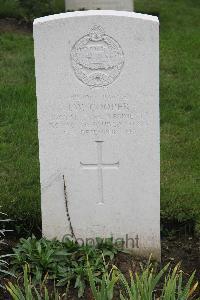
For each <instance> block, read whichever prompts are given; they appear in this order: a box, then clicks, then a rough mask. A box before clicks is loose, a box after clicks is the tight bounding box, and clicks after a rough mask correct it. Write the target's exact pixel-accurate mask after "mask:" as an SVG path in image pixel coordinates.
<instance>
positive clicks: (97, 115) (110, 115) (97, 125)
mask: <svg viewBox="0 0 200 300" xmlns="http://www.w3.org/2000/svg"><path fill="white" fill-rule="evenodd" d="M66 103H67V104H66V106H65V107H63V109H62V113H60V114H58V115H56V114H55V115H53V116H52V118H51V121H50V122H49V124H50V125H51V126H52V127H53V128H62V129H63V130H64V132H65V133H66V134H69V135H76V134H81V135H93V136H97V135H101V134H103V135H116V134H134V132H135V129H134V114H135V112H134V108H133V107H130V103H129V97H128V96H122V95H112V96H110V95H109V96H108V95H106V94H103V95H102V97H101V101H99V102H98V99H96V98H95V97H93V96H89V95H83V94H74V95H72V96H71V97H70V98H69V99H67V102H66Z"/></svg>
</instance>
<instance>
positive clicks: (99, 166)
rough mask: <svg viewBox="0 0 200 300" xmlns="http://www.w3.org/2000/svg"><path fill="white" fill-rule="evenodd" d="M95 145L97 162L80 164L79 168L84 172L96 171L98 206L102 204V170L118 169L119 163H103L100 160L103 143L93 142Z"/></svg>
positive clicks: (101, 159)
mask: <svg viewBox="0 0 200 300" xmlns="http://www.w3.org/2000/svg"><path fill="white" fill-rule="evenodd" d="M95 142H96V144H97V155H98V161H97V163H94V164H85V163H82V162H80V165H81V168H83V169H85V170H97V171H98V191H99V202H98V204H104V195H103V170H110V169H119V161H118V162H116V163H104V162H103V158H102V145H103V141H95Z"/></svg>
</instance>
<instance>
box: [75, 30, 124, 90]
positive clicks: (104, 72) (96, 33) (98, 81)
mask: <svg viewBox="0 0 200 300" xmlns="http://www.w3.org/2000/svg"><path fill="white" fill-rule="evenodd" d="M71 60H72V67H73V69H74V72H75V75H76V77H77V78H78V79H79V80H81V81H82V82H83V83H84V84H86V85H88V86H93V87H103V86H106V85H109V84H111V83H112V82H113V81H114V80H115V79H116V78H117V77H118V75H119V74H120V72H121V70H122V67H123V65H124V53H123V51H122V48H121V46H120V45H119V44H118V42H116V41H115V40H114V39H113V38H111V37H110V36H108V35H106V34H105V32H104V29H103V28H102V27H101V26H99V25H95V26H93V27H92V28H91V29H90V31H89V33H88V34H87V35H85V36H84V37H82V38H81V39H80V40H78V41H77V42H76V43H75V45H74V46H73V47H72V50H71Z"/></svg>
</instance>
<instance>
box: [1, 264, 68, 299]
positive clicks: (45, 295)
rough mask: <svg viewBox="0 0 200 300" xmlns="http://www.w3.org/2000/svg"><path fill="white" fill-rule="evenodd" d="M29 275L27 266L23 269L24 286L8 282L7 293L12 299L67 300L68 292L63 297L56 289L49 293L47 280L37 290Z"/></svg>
mask: <svg viewBox="0 0 200 300" xmlns="http://www.w3.org/2000/svg"><path fill="white" fill-rule="evenodd" d="M28 274H29V267H28V265H25V266H24V268H23V285H22V284H19V283H16V284H13V283H12V282H8V284H7V285H6V289H7V292H8V293H9V295H10V296H11V297H12V298H11V299H13V300H50V299H52V300H60V299H63V300H65V299H67V290H66V293H65V294H63V295H62V296H61V295H59V293H58V291H57V290H56V289H55V288H54V290H53V292H52V293H49V292H48V290H47V287H46V286H45V280H44V282H43V283H42V284H41V285H40V287H39V288H36V287H35V285H34V284H33V283H32V279H31V276H29V275H28Z"/></svg>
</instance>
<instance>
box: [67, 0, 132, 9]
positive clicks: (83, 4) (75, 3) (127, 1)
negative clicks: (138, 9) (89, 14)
mask: <svg viewBox="0 0 200 300" xmlns="http://www.w3.org/2000/svg"><path fill="white" fill-rule="evenodd" d="M65 9H66V11H73V10H83V9H85V10H90V9H104V10H121V11H123V10H127V11H133V0H65Z"/></svg>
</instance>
